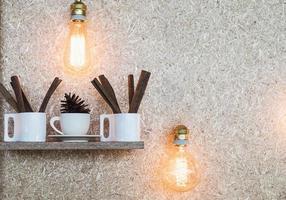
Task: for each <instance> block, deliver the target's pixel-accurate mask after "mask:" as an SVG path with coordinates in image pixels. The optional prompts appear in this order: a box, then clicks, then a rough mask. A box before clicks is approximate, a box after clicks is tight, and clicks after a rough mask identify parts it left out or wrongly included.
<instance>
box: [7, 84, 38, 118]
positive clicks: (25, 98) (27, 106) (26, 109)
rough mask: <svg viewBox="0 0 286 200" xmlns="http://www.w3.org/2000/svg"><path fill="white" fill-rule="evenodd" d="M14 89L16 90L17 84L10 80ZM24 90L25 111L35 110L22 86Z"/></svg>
mask: <svg viewBox="0 0 286 200" xmlns="http://www.w3.org/2000/svg"><path fill="white" fill-rule="evenodd" d="M10 84H11V86H12V88H13V90H14V91H15V84H14V83H13V82H10ZM21 90H22V96H23V101H24V107H25V112H34V111H33V109H32V106H31V104H30V102H29V101H28V99H27V97H26V95H25V93H24V91H23V88H21Z"/></svg>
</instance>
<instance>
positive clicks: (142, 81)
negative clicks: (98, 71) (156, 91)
mask: <svg viewBox="0 0 286 200" xmlns="http://www.w3.org/2000/svg"><path fill="white" fill-rule="evenodd" d="M150 76H151V73H150V72H147V71H144V70H142V71H141V74H140V77H139V80H138V83H137V85H136V88H134V76H133V75H132V74H130V75H129V76H128V95H129V98H128V99H129V110H128V113H137V112H138V109H139V107H140V104H141V101H142V99H143V96H144V94H145V90H146V88H147V85H148V81H149V78H150ZM91 83H92V85H93V86H94V87H95V89H96V90H97V91H98V93H99V94H100V95H101V96H102V98H103V99H104V101H105V102H106V103H107V104H108V105H109V107H110V108H111V109H112V111H113V113H121V109H120V107H119V104H118V101H117V98H116V95H115V92H114V90H113V88H112V86H111V84H110V82H109V81H108V79H107V78H106V77H105V76H104V75H100V76H99V77H98V79H97V78H94V79H93V80H92V81H91Z"/></svg>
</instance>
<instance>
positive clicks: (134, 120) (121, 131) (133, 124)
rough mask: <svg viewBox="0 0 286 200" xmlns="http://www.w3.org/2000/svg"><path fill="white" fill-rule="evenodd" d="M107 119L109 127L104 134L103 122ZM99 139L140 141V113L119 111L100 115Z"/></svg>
mask: <svg viewBox="0 0 286 200" xmlns="http://www.w3.org/2000/svg"><path fill="white" fill-rule="evenodd" d="M105 120H108V123H109V128H108V132H107V134H105V133H104V132H105V130H104V123H105ZM100 136H101V137H100V140H101V141H104V142H105V141H125V142H131V141H140V115H139V114H137V113H121V114H110V115H105V114H104V115H100Z"/></svg>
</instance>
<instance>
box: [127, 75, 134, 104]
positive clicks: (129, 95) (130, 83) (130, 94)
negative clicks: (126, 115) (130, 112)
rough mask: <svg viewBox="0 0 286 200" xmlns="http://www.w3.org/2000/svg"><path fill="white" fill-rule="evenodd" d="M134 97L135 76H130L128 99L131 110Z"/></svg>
mask: <svg viewBox="0 0 286 200" xmlns="http://www.w3.org/2000/svg"><path fill="white" fill-rule="evenodd" d="M133 96H134V76H133V74H129V75H128V97H129V108H130V106H131V102H132V99H133Z"/></svg>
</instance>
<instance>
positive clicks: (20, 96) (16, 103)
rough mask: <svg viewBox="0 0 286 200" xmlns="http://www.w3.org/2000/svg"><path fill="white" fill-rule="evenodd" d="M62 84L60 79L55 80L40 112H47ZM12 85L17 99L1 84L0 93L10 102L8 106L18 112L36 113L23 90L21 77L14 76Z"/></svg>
mask: <svg viewBox="0 0 286 200" xmlns="http://www.w3.org/2000/svg"><path fill="white" fill-rule="evenodd" d="M61 82H62V80H61V79H59V78H58V77H56V78H55V79H54V81H53V82H52V84H51V86H50V88H49V89H48V91H47V93H46V95H45V97H44V99H43V101H42V104H41V106H40V109H39V111H38V112H45V110H46V108H47V105H48V103H49V100H50V98H51V96H52V95H53V93H54V92H55V90H56V89H57V87H58V86H59V85H60V83H61ZM10 84H11V86H12V89H13V91H14V94H15V98H14V97H13V96H12V95H11V94H10V92H9V91H8V90H7V88H6V87H5V86H4V85H3V84H2V83H0V93H1V94H2V96H3V97H4V99H5V100H6V101H7V102H8V104H10V106H11V107H12V108H13V109H14V110H15V111H16V112H35V111H34V109H33V108H32V106H31V104H30V102H29V100H28V98H27V96H26V94H25V93H24V91H23V88H22V87H21V84H20V80H19V77H18V76H12V77H11V82H10Z"/></svg>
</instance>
